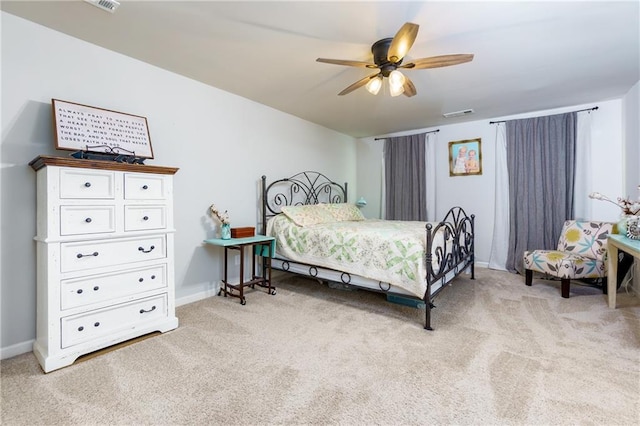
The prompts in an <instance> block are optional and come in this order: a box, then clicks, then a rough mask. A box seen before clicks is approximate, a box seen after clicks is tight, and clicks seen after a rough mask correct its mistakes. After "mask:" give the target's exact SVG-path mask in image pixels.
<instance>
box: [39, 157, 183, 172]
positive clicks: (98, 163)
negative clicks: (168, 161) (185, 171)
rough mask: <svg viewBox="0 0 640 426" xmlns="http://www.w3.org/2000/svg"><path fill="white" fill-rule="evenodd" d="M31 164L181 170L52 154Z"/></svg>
mask: <svg viewBox="0 0 640 426" xmlns="http://www.w3.org/2000/svg"><path fill="white" fill-rule="evenodd" d="M29 165H30V166H31V167H32V168H33V170H36V171H38V170H40V169H41V168H43V167H46V166H59V167H78V168H85V169H100V170H117V171H122V172H135V173H156V174H164V175H173V174H175V173H176V172H177V171H178V170H179V169H178V168H176V167H164V166H148V165H146V164H128V163H118V162H116V161H102V160H84V159H78V158H73V157H54V156H50V155H39V156H37V157H36V158H34V159H33V160H31V162H30V163H29Z"/></svg>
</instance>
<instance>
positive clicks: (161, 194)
mask: <svg viewBox="0 0 640 426" xmlns="http://www.w3.org/2000/svg"><path fill="white" fill-rule="evenodd" d="M166 182H167V181H166V180H165V178H164V177H163V176H158V175H150V174H145V173H125V174H124V199H125V200H164V199H165V197H166V194H167V188H166V185H167V183H166Z"/></svg>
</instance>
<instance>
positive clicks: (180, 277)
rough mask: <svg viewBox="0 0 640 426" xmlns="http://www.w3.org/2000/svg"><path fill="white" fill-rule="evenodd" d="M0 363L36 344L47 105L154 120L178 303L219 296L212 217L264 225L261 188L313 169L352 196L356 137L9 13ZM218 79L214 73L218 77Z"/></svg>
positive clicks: (0, 193)
mask: <svg viewBox="0 0 640 426" xmlns="http://www.w3.org/2000/svg"><path fill="white" fill-rule="evenodd" d="M0 16H1V21H0V22H1V31H2V33H1V35H2V51H1V55H2V66H1V72H2V74H1V77H2V111H1V118H2V141H1V143H0V166H1V168H0V200H1V207H0V220H1V228H0V229H1V230H0V233H1V234H0V236H1V246H0V259H1V265H2V270H1V271H0V277H1V282H0V295H1V305H0V309H1V311H0V321H1V328H0V331H1V336H0V337H1V339H0V348H2V354H1V355H2V357H3V358H5V357H8V356H12V355H15V354H19V353H23V352H27V351H30V350H31V342H32V340H33V339H34V338H35V317H36V311H35V309H36V308H35V306H36V304H35V298H36V296H35V295H36V292H35V291H36V274H35V267H36V252H35V243H34V241H33V237H34V236H35V232H36V230H35V224H36V218H35V205H36V196H35V194H36V188H35V172H34V171H33V170H32V169H31V168H30V167H29V166H28V163H29V161H31V160H32V159H33V158H35V157H36V156H38V155H40V154H49V155H51V154H57V155H62V156H66V155H68V154H69V152H62V151H60V152H56V151H55V150H54V148H53V147H54V135H53V130H52V113H51V99H52V98H56V99H62V100H67V101H72V102H78V103H82V104H86V105H91V106H97V107H102V108H107V109H111V110H115V111H121V112H126V113H130V114H136V115H141V116H145V117H147V120H148V123H149V128H150V133H151V141H152V145H153V151H154V155H155V159H154V160H149V161H147V164H153V165H159V166H172V167H179V168H180V170H179V171H178V173H177V174H176V176H175V185H174V192H175V227H176V229H177V234H176V239H175V251H176V258H175V261H176V268H175V269H176V295H177V299H178V300H177V302H178V304H180V303H185V302H188V301H192V300H196V299H198V298H202V297H204V296H206V295H207V294H213V289H214V287H215V285H217V283H218V282H219V280H220V279H221V277H222V272H221V267H222V258H221V255H222V252H221V251H220V250H219V249H216V248H212V247H204V246H203V245H202V240H203V239H206V238H211V237H214V236H215V228H214V225H215V224H214V222H212V221H211V219H210V218H209V216H208V214H207V213H208V206H209V205H210V204H211V203H213V202H215V203H216V204H217V205H218V207H220V208H223V209H228V210H229V213H230V216H231V220H232V224H233V225H235V226H256V222H257V217H258V208H257V207H258V201H257V198H258V183H259V180H260V177H261V176H262V175H263V174H266V175H267V177H269V178H279V177H285V176H289V175H291V174H294V173H296V172H299V171H302V170H306V169H311V170H317V171H321V172H323V173H326V174H327V175H328V176H330V177H332V178H333V179H336V180H337V181H339V182H345V181H346V182H349V185H350V189H351V188H353V190H355V189H356V173H355V169H354V167H353V165H354V164H355V161H356V160H355V151H356V150H355V141H354V139H353V138H351V137H348V136H345V135H343V134H340V133H337V132H335V131H332V130H329V129H326V128H324V127H321V126H318V125H315V124H312V123H309V122H306V121H303V120H301V119H298V118H296V117H293V116H291V115H288V114H284V113H282V112H279V111H276V110H274V109H271V108H268V107H265V106H264V105H260V104H257V103H255V102H252V101H249V100H247V99H244V98H241V97H238V96H235V95H232V94H229V93H227V92H224V91H221V90H218V89H215V88H212V87H210V86H206V85H204V84H201V83H199V82H196V81H193V80H190V79H188V78H185V77H182V76H179V75H176V74H173V73H171V72H168V71H165V70H162V69H159V68H156V67H154V66H151V65H148V64H146V63H143V62H140V61H137V60H134V59H131V58H129V57H126V56H123V55H120V54H117V53H114V52H111V51H108V50H106V49H103V48H101V47H98V46H95V45H91V44H88V43H85V42H83V41H81V40H78V39H75V38H72V37H69V36H67V35H64V34H62V33H58V32H55V31H52V30H50V29H47V28H45V27H42V26H39V25H36V24H34V23H32V22H29V21H26V20H23V19H21V18H17V17H15V16H13V15H10V14H7V13H5V12H2V14H1V15H0ZM212 72H215V71H214V70H212Z"/></svg>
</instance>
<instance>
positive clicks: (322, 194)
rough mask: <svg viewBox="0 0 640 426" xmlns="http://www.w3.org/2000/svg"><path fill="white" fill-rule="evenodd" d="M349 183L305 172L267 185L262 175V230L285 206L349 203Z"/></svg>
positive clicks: (316, 173)
mask: <svg viewBox="0 0 640 426" xmlns="http://www.w3.org/2000/svg"><path fill="white" fill-rule="evenodd" d="M346 202H347V183H346V182H345V183H344V185H340V184H339V183H336V182H334V181H332V180H331V179H329V178H328V177H326V176H325V175H323V174H322V173H318V172H312V171H306V172H300V173H298V174H295V175H293V176H291V177H287V178H283V179H278V180H275V181H273V182H271V183H269V184H267V177H266V176H262V227H263V231H265V230H266V226H267V220H269V219H270V218H271V217H273V216H275V215H277V214H279V213H280V211H281V209H282V207H284V206H299V205H307V204H319V203H346Z"/></svg>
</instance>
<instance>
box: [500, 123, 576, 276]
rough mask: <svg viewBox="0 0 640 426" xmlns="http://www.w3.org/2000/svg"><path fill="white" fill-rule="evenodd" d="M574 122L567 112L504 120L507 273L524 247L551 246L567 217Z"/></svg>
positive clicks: (514, 268) (517, 267)
mask: <svg viewBox="0 0 640 426" xmlns="http://www.w3.org/2000/svg"><path fill="white" fill-rule="evenodd" d="M576 120H577V114H576V113H575V112H572V113H567V114H558V115H551V116H546V117H537V118H528V119H523V120H510V121H507V122H506V128H507V169H508V173H509V219H510V227H509V251H508V256H507V264H506V268H507V269H508V270H509V271H511V272H519V273H523V267H522V256H523V254H524V252H525V250H535V249H547V250H548V249H555V248H556V247H557V245H558V238H559V236H560V231H561V230H562V225H563V224H564V221H565V220H567V219H571V218H572V217H573V203H574V201H573V188H574V175H575V158H576ZM499 225H500V224H496V226H499Z"/></svg>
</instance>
